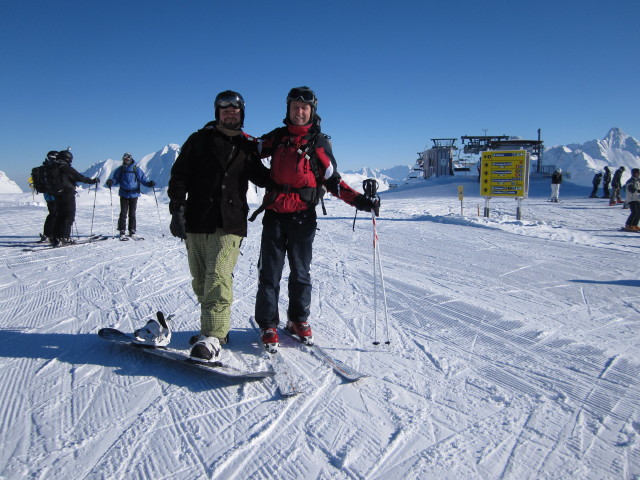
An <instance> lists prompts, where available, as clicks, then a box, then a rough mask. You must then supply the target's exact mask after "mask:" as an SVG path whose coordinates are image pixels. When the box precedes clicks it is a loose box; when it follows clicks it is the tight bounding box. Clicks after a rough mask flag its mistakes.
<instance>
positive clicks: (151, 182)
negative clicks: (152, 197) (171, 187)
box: [147, 180, 156, 188]
mask: <svg viewBox="0 0 640 480" xmlns="http://www.w3.org/2000/svg"><path fill="white" fill-rule="evenodd" d="M147 186H148V187H151V188H153V187H155V186H156V182H154V181H153V180H151V181H150V182H149V183H147Z"/></svg>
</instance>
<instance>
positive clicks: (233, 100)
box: [215, 95, 244, 108]
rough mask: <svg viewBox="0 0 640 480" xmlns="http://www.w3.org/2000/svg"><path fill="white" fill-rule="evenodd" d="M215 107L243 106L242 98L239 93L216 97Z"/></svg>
mask: <svg viewBox="0 0 640 480" xmlns="http://www.w3.org/2000/svg"><path fill="white" fill-rule="evenodd" d="M215 107H216V108H227V107H233V108H244V100H243V99H242V97H241V96H240V95H226V96H222V97H218V98H216V104H215Z"/></svg>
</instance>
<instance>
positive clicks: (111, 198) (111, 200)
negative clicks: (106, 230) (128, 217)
mask: <svg viewBox="0 0 640 480" xmlns="http://www.w3.org/2000/svg"><path fill="white" fill-rule="evenodd" d="M109 201H110V202H111V235H112V236H113V238H116V227H114V225H113V193H111V187H109Z"/></svg>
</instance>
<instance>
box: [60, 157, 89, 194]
mask: <svg viewBox="0 0 640 480" xmlns="http://www.w3.org/2000/svg"><path fill="white" fill-rule="evenodd" d="M53 168H54V169H55V172H54V173H53V175H54V176H55V178H56V181H55V182H54V183H55V190H56V192H55V193H53V195H54V196H57V195H73V194H75V192H76V183H91V184H92V183H94V179H93V178H89V177H85V176H84V175H82V174H81V173H80V172H78V171H77V170H76V169H75V168H73V167H72V166H71V165H69V164H68V163H66V162H55V163H54V166H53Z"/></svg>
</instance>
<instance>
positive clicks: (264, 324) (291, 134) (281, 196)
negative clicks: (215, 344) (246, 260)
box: [251, 87, 380, 352]
mask: <svg viewBox="0 0 640 480" xmlns="http://www.w3.org/2000/svg"><path fill="white" fill-rule="evenodd" d="M317 107H318V100H317V98H316V96H315V94H314V92H313V91H312V90H311V89H310V88H308V87H298V88H293V89H291V91H290V92H289V94H288V95H287V113H286V117H285V119H284V124H285V126H284V127H280V128H276V129H275V130H273V131H271V132H270V133H268V134H266V135H264V136H263V137H262V139H261V140H262V144H261V153H260V156H261V157H262V158H267V157H271V168H270V170H269V173H270V178H271V181H272V185H270V186H269V187H268V188H267V191H266V192H265V195H264V199H263V203H262V206H261V207H260V208H259V209H258V211H256V213H254V215H253V216H252V217H251V220H253V219H255V216H256V214H257V213H259V212H261V211H263V210H265V214H264V218H263V220H262V226H263V227H262V238H261V244H260V259H259V262H258V270H259V280H258V292H257V294H256V304H255V320H256V322H257V324H258V326H259V327H260V330H261V339H262V342H263V343H264V345H265V348H266V349H267V350H268V351H270V352H274V351H275V350H277V347H278V342H279V338H278V332H277V327H278V324H279V322H280V318H279V314H278V297H279V294H280V280H281V278H282V270H283V267H284V261H285V257H287V258H288V261H289V269H290V273H289V285H288V293H289V306H288V309H287V324H286V325H287V329H288V330H289V331H291V332H292V333H294V334H296V335H298V336H299V337H300V340H302V341H303V342H304V343H307V344H312V343H313V337H312V332H311V327H310V326H309V323H308V321H307V320H308V318H309V314H310V307H311V274H310V268H311V257H312V248H313V240H314V237H315V233H316V227H317V222H316V211H315V206H316V205H317V204H318V203H319V201H320V199H321V196H322V193H323V192H322V190H321V189H322V187H325V188H326V189H327V190H328V191H329V192H331V193H332V194H333V195H334V196H336V197H337V198H340V199H341V200H343V201H344V202H346V203H347V204H349V205H352V206H355V207H356V208H357V209H358V210H364V211H367V212H371V211H372V210H373V211H374V213H375V215H378V214H379V208H380V204H379V201H375V202H374V201H372V200H370V199H369V198H367V197H365V196H364V195H362V194H360V193H358V192H356V191H355V190H353V189H352V188H351V187H349V186H348V185H347V184H346V183H345V182H344V181H343V180H342V179H341V177H340V174H339V173H338V171H337V166H336V161H335V158H334V157H333V153H332V151H331V143H330V142H329V137H327V136H326V135H324V134H322V133H321V131H320V117H319V116H318V114H317Z"/></svg>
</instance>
